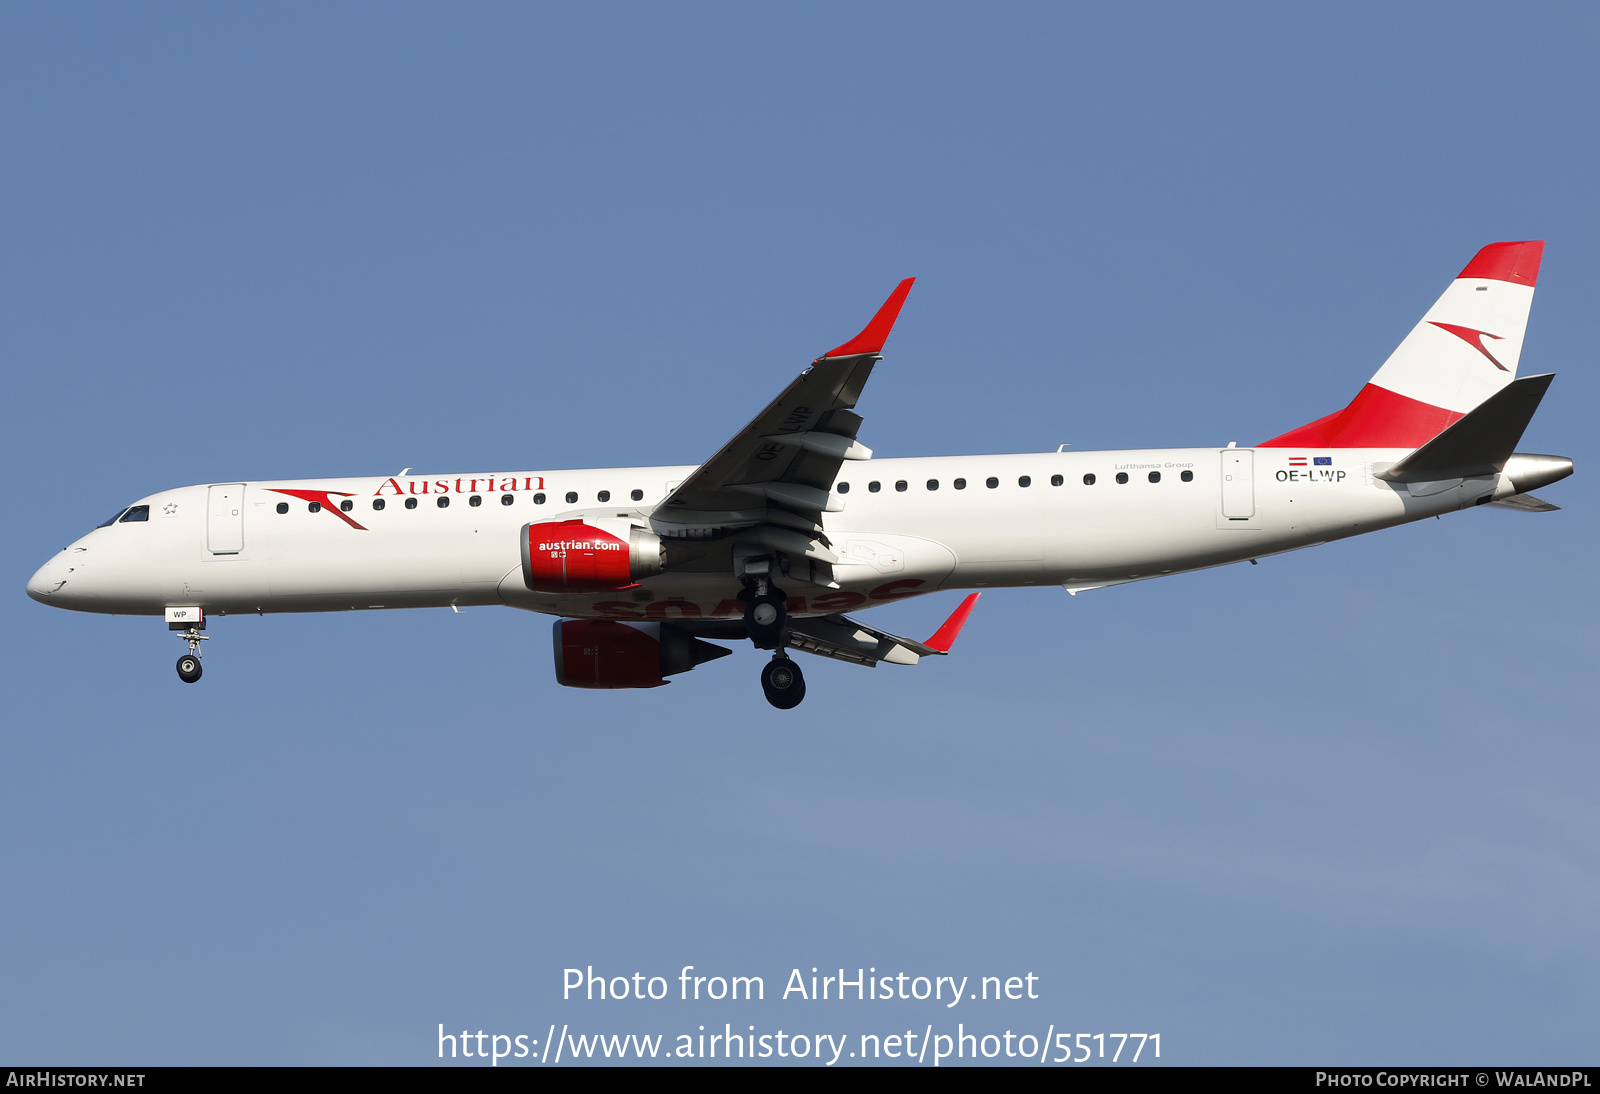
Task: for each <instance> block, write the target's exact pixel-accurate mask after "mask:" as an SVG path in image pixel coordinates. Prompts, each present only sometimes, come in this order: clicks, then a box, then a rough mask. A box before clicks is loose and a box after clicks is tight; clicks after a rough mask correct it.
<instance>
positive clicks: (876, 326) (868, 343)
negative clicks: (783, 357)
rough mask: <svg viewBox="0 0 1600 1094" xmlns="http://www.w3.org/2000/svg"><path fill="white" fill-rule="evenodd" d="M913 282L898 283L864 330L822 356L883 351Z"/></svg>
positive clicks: (908, 279) (908, 280)
mask: <svg viewBox="0 0 1600 1094" xmlns="http://www.w3.org/2000/svg"><path fill="white" fill-rule="evenodd" d="M915 280H916V278H914V277H908V278H906V279H905V280H904V281H902V282H900V284H899V285H897V286H896V287H895V290H894V292H892V293H890V294H889V299H888V300H885V301H884V302H883V307H881V308H879V309H878V314H877V315H874V316H873V317H872V322H870V323H868V324H867V326H866V329H865V330H863V331H862V332H861V333H860V334H858V335H856V336H855V337H854V338H852V339H850V341H848V342H846V343H845V344H844V345H842V346H840V347H838V348H837V349H831V350H829V351H828V352H827V353H825V354H823V356H824V357H849V356H850V355H851V354H855V353H877V352H878V351H879V350H881V349H883V344H884V343H885V342H887V341H888V340H889V332H890V331H891V330H893V329H894V321H895V320H896V319H898V318H899V317H900V307H901V305H903V304H904V303H905V302H906V294H907V293H909V292H910V291H911V283H912V282H913V281H915Z"/></svg>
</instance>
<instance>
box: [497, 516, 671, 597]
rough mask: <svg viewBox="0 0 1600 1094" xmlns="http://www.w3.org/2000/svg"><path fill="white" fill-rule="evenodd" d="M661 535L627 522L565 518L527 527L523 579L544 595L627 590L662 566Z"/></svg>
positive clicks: (657, 572) (523, 538) (524, 544)
mask: <svg viewBox="0 0 1600 1094" xmlns="http://www.w3.org/2000/svg"><path fill="white" fill-rule="evenodd" d="M661 551H662V546H661V537H660V536H657V535H656V534H655V533H654V532H650V531H647V530H646V529H644V528H637V527H635V526H634V525H633V524H631V523H630V522H628V521H626V520H591V521H582V520H561V521H549V522H546V523H544V524H527V525H524V526H523V528H522V580H523V582H524V583H526V584H527V586H528V588H530V589H532V590H533V591H534V592H539V593H601V592H607V591H611V590H615V589H626V588H628V587H630V586H632V585H634V584H636V583H637V582H638V580H639V579H640V578H641V577H649V576H650V575H651V574H659V573H660V572H661V569H662V561H661Z"/></svg>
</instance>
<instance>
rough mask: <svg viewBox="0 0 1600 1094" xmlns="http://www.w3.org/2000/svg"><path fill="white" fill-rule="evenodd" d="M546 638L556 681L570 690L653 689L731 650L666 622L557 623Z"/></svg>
mask: <svg viewBox="0 0 1600 1094" xmlns="http://www.w3.org/2000/svg"><path fill="white" fill-rule="evenodd" d="M551 637H552V638H553V639H554V644H555V655H556V683H558V684H564V685H565V686H567V687H569V688H658V687H660V686H661V685H662V684H665V683H666V682H667V680H666V677H668V676H673V675H676V674H677V673H680V672H688V671H689V670H690V669H692V668H694V667H695V666H696V665H703V664H705V662H707V661H714V660H716V659H717V658H718V657H726V656H728V654H730V653H732V652H733V651H732V650H730V649H728V648H727V647H725V646H714V645H712V644H711V643H710V642H702V641H700V640H699V639H698V638H695V637H694V636H693V635H691V634H688V633H687V632H685V631H683V630H680V629H679V628H677V627H674V626H672V625H671V624H670V623H617V622H613V621H612V620H609V619H558V620H556V622H555V626H554V627H553V628H552V633H551Z"/></svg>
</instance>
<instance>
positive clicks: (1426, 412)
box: [1256, 384, 1463, 448]
mask: <svg viewBox="0 0 1600 1094" xmlns="http://www.w3.org/2000/svg"><path fill="white" fill-rule="evenodd" d="M1462 417H1463V415H1460V414H1457V413H1456V412H1455V411H1453V410H1446V409H1445V408H1444V407H1442V406H1434V405H1432V404H1431V403H1424V402H1422V401H1420V400H1418V399H1410V398H1407V397H1406V396H1404V395H1397V394H1395V393H1394V392H1392V391H1390V390H1389V389H1388V388H1382V387H1379V386H1378V385H1376V384H1368V385H1367V386H1366V387H1364V388H1362V389H1361V391H1360V393H1359V394H1357V395H1356V397H1355V398H1354V399H1352V400H1350V405H1349V406H1347V407H1345V408H1344V409H1343V410H1336V411H1334V412H1333V413H1332V414H1329V415H1328V416H1327V417H1326V418H1318V419H1317V420H1316V421H1314V422H1312V423H1311V424H1309V425H1303V426H1301V427H1300V428H1299V429H1291V430H1290V431H1289V432H1287V433H1285V434H1283V435H1282V436H1281V437H1274V438H1272V440H1270V441H1262V442H1261V443H1260V444H1258V445H1257V446H1256V447H1257V448H1418V447H1420V446H1422V445H1425V444H1427V443H1428V442H1429V441H1431V440H1433V438H1435V437H1437V436H1438V435H1439V434H1440V433H1441V432H1443V430H1444V429H1445V428H1446V427H1447V426H1450V425H1453V424H1455V423H1456V422H1458V421H1460V420H1461V418H1462Z"/></svg>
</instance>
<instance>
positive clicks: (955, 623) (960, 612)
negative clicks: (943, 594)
mask: <svg viewBox="0 0 1600 1094" xmlns="http://www.w3.org/2000/svg"><path fill="white" fill-rule="evenodd" d="M982 595H983V594H982V593H973V594H972V595H971V596H969V597H967V598H966V599H965V600H963V601H962V602H961V605H960V607H958V608H956V610H955V611H953V612H951V613H950V618H949V619H946V620H945V621H944V626H942V627H940V628H939V629H938V630H936V631H934V632H933V637H932V638H930V639H928V640H927V641H926V642H924V643H923V645H924V646H927V647H928V648H929V649H934V650H938V651H939V652H940V653H949V652H950V647H951V646H953V645H955V644H956V635H958V634H960V633H961V628H962V627H964V626H966V623H967V616H969V615H971V614H972V606H973V605H974V604H976V603H977V602H978V597H980V596H982Z"/></svg>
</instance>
